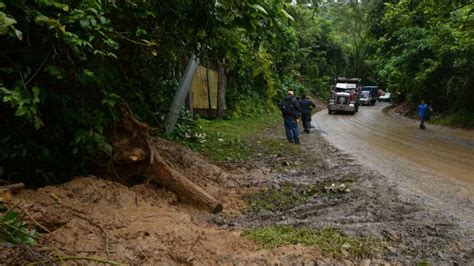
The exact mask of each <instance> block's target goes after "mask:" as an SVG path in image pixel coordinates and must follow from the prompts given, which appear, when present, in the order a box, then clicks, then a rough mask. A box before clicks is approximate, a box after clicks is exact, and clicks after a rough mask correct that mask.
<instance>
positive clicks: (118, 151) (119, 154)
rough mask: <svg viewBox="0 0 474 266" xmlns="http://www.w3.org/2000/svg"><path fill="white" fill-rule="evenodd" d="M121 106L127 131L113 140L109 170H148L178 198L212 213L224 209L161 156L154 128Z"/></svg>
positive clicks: (148, 172)
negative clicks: (154, 136) (155, 140)
mask: <svg viewBox="0 0 474 266" xmlns="http://www.w3.org/2000/svg"><path fill="white" fill-rule="evenodd" d="M121 109H122V114H123V126H124V131H126V133H125V134H124V136H120V137H118V138H117V139H115V140H114V141H113V144H112V146H113V149H114V155H113V156H112V158H111V160H110V161H109V164H108V165H109V168H110V169H109V171H110V172H111V173H113V174H115V175H116V176H117V177H118V178H120V174H119V172H121V171H119V172H117V169H123V170H125V171H127V170H128V171H130V170H132V172H133V171H134V169H135V171H136V172H141V173H142V174H145V176H146V178H147V179H148V180H154V181H157V182H158V183H160V184H162V185H163V186H164V187H165V188H167V189H169V190H170V191H172V192H174V193H176V195H177V196H178V198H181V199H182V198H185V199H188V200H190V201H192V202H193V203H195V204H196V205H198V206H200V207H203V208H204V209H206V210H208V211H210V212H212V213H218V212H221V211H222V210H223V206H222V204H221V203H220V202H218V201H217V200H216V199H215V198H214V197H212V196H211V195H210V194H209V193H207V192H206V191H204V190H203V189H202V188H201V187H199V186H198V185H196V184H194V183H193V182H192V181H191V180H189V179H188V178H187V177H186V176H184V175H183V174H182V173H180V172H178V171H177V170H176V169H174V168H173V167H172V166H171V165H170V164H169V163H168V162H167V161H165V160H164V159H163V158H162V157H161V156H160V154H159V152H158V149H157V148H156V144H155V142H154V140H153V137H152V136H153V133H154V131H155V129H154V128H152V127H150V126H149V125H148V124H146V123H142V122H140V121H138V120H136V119H135V117H134V116H133V113H132V111H131V109H130V107H128V105H127V104H123V105H122V107H121ZM133 166H136V168H133ZM124 168H125V169H124ZM136 169H138V170H136ZM125 171H122V173H123V172H125ZM131 174H133V173H131ZM135 174H138V173H135ZM120 179H121V178H120ZM121 180H122V181H124V180H123V179H121Z"/></svg>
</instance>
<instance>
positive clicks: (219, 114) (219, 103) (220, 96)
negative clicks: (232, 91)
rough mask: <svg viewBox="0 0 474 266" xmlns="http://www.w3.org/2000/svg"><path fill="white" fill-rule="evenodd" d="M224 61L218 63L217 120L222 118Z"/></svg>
mask: <svg viewBox="0 0 474 266" xmlns="http://www.w3.org/2000/svg"><path fill="white" fill-rule="evenodd" d="M224 63H225V62H224V59H222V61H219V72H218V73H219V76H218V80H217V118H223V117H224V106H225V68H224Z"/></svg>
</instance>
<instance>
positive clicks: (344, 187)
mask: <svg viewBox="0 0 474 266" xmlns="http://www.w3.org/2000/svg"><path fill="white" fill-rule="evenodd" d="M324 190H325V191H326V193H348V192H350V190H349V184H347V183H341V184H338V185H336V184H335V183H332V184H331V185H328V186H324Z"/></svg>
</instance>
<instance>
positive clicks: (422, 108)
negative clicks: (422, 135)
mask: <svg viewBox="0 0 474 266" xmlns="http://www.w3.org/2000/svg"><path fill="white" fill-rule="evenodd" d="M427 113H428V105H427V104H426V103H425V100H423V99H421V103H420V105H418V117H420V128H421V129H425V128H426V127H425V120H426V115H427Z"/></svg>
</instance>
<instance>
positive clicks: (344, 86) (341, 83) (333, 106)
mask: <svg viewBox="0 0 474 266" xmlns="http://www.w3.org/2000/svg"><path fill="white" fill-rule="evenodd" d="M360 82H361V80H360V79H359V78H341V77H338V78H336V79H335V85H332V86H331V99H330V100H329V104H328V112H329V114H332V113H333V112H338V111H342V112H349V113H350V114H355V113H356V112H357V111H358V110H359V95H360V92H361V84H360Z"/></svg>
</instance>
